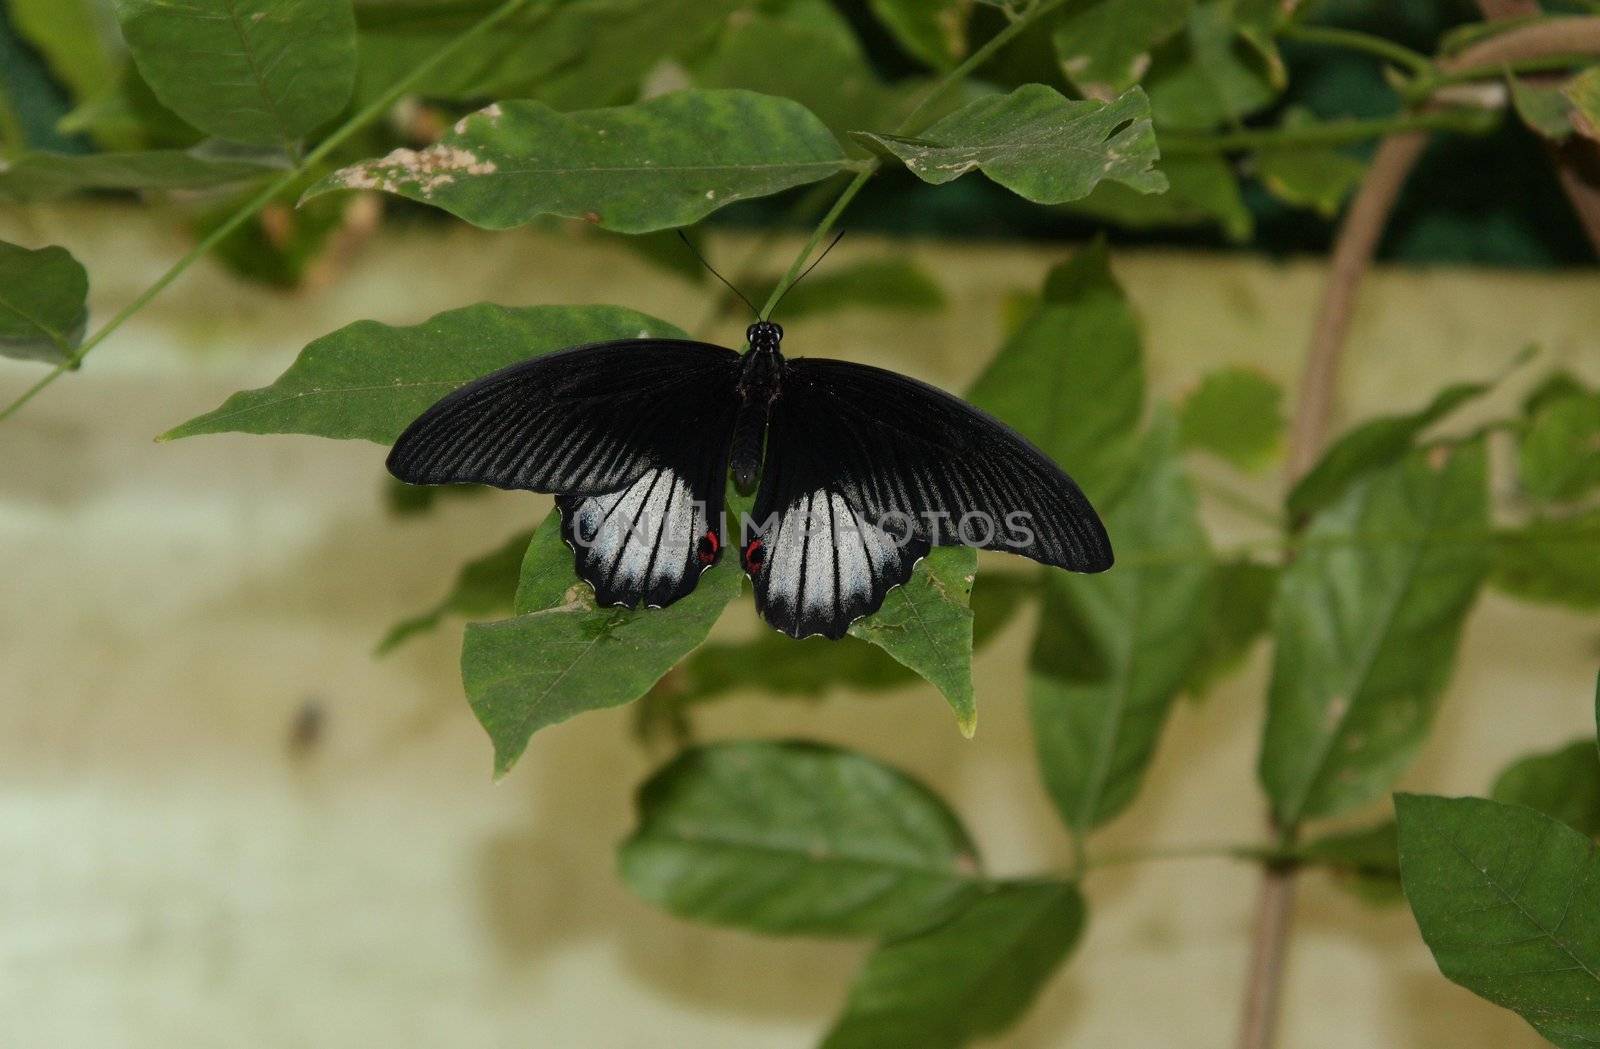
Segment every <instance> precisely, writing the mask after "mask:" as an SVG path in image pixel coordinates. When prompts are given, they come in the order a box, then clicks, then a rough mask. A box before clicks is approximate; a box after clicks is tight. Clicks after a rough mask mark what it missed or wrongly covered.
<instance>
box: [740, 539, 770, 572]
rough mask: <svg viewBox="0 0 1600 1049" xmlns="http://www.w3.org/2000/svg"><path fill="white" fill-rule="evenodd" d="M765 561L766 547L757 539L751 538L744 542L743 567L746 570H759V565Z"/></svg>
mask: <svg viewBox="0 0 1600 1049" xmlns="http://www.w3.org/2000/svg"><path fill="white" fill-rule="evenodd" d="M766 563H767V548H766V545H765V544H764V543H762V542H761V540H759V539H752V540H750V542H748V543H746V544H745V548H744V568H745V571H747V572H759V571H761V566H762V565H764V564H766Z"/></svg>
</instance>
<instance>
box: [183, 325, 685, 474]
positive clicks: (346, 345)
mask: <svg viewBox="0 0 1600 1049" xmlns="http://www.w3.org/2000/svg"><path fill="white" fill-rule="evenodd" d="M646 337H653V338H680V339H681V338H686V336H685V335H684V334H683V332H682V331H681V330H679V329H678V328H675V327H673V326H672V325H670V324H668V323H666V322H665V321H659V320H656V319H655V318H653V317H647V316H645V315H644V314H642V313H637V312H635V311H633V310H628V309H623V308H622V307H620V306H523V307H516V308H511V307H506V306H494V305H491V304H489V303H480V304H478V305H476V306H465V307H462V308H461V309H456V310H448V311H446V312H444V313H440V314H437V315H436V316H433V317H431V318H429V319H428V320H425V321H423V322H422V323H421V324H414V325H411V326H409V327H400V328H397V327H392V326H390V325H387V324H379V323H378V322H377V321H357V322H356V323H354V324H350V325H346V326H345V327H343V328H340V329H339V330H338V331H336V332H333V333H332V334H329V335H324V336H323V337H322V338H320V339H317V340H316V341H315V342H313V343H311V344H310V345H308V346H307V347H306V348H305V349H304V350H302V351H300V356H299V357H297V358H295V362H294V363H293V364H291V365H290V366H289V370H288V371H286V372H284V373H283V374H282V375H280V376H279V377H278V379H277V381H275V382H274V383H273V384H272V385H271V386H264V387H262V388H260V389H257V390H243V391H241V392H239V393H236V394H234V395H233V396H232V397H229V398H228V399H227V400H226V401H224V402H223V404H222V406H221V407H220V408H217V409H216V410H214V411H211V412H207V413H206V414H205V415H201V416H198V417H197V418H194V419H191V420H189V421H188V422H186V423H184V424H183V425H182V426H178V427H175V428H174V429H171V430H169V431H167V432H166V433H165V434H162V436H161V439H162V440H164V441H170V440H175V439H176V438H179V437H193V436H194V435H196V434H202V433H308V434H314V435H316V436H318V437H339V438H360V439H363V440H368V441H377V442H378V443H380V444H392V443H393V442H394V441H395V439H396V438H398V437H399V436H400V434H401V432H402V431H403V430H405V428H406V426H407V425H409V424H410V423H411V421H412V420H413V419H415V418H416V417H417V416H418V415H421V414H422V412H423V410H424V409H426V408H427V407H428V406H429V405H431V404H433V403H434V402H435V401H437V400H438V399H439V398H441V397H443V396H444V395H445V394H447V393H449V392H450V391H451V390H453V389H455V388H456V387H457V386H460V385H461V384H462V383H465V382H469V381H471V380H472V379H476V378H478V377H479V376H480V375H487V374H488V373H489V372H492V371H494V370H495V369H497V368H503V367H505V366H506V365H508V364H515V363H516V362H518V361H523V360H527V359H529V358H531V357H537V356H539V355H540V354H545V353H552V352H554V351H556V350H561V349H566V348H567V347H569V346H577V345H579V344H581V343H586V342H601V341H604V340H607V339H627V338H646ZM641 352H643V351H641Z"/></svg>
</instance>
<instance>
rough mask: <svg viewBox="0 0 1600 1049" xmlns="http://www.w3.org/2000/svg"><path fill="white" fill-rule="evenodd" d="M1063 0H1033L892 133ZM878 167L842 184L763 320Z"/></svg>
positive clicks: (904, 130) (913, 122)
mask: <svg viewBox="0 0 1600 1049" xmlns="http://www.w3.org/2000/svg"><path fill="white" fill-rule="evenodd" d="M1065 2H1066V0H1034V2H1033V3H1032V4H1031V5H1030V6H1028V7H1027V8H1026V9H1024V10H1023V11H1022V12H1021V13H1020V14H1018V15H1017V17H1016V18H1015V19H1013V20H1012V21H1011V22H1010V23H1008V24H1007V25H1006V26H1005V27H1004V28H1003V29H1001V30H1000V31H999V32H998V33H996V34H995V35H994V36H992V37H990V38H989V39H988V40H987V41H985V42H984V44H983V46H982V47H980V48H978V49H977V50H976V51H974V52H972V54H970V55H968V56H967V57H966V59H964V60H963V61H962V63H961V64H960V65H958V66H956V67H955V68H954V69H952V70H950V72H948V73H946V74H945V75H944V76H943V77H941V78H940V80H939V82H938V83H936V84H934V85H933V87H931V88H929V89H928V93H927V94H926V95H924V96H922V101H920V102H918V103H917V104H916V106H915V107H914V108H913V109H912V110H911V112H910V113H908V114H906V117H905V119H904V120H902V121H901V122H900V124H899V126H897V127H896V128H895V129H894V130H893V131H892V132H891V134H895V135H913V134H916V133H917V132H918V131H920V130H922V129H923V128H924V127H925V126H926V123H925V122H923V118H924V117H926V115H927V113H928V111H929V110H930V109H931V108H932V107H933V104H934V103H935V102H937V101H938V100H939V99H941V98H943V97H944V95H945V92H947V91H949V90H950V89H951V88H953V87H955V86H956V85H957V84H959V83H961V82H962V81H964V80H966V79H967V77H969V76H971V75H972V73H973V71H974V70H976V69H978V68H979V67H980V66H982V65H983V64H984V63H985V62H988V61H989V59H991V58H993V57H994V56H995V54H996V53H997V52H998V51H1000V49H1001V48H1003V47H1005V46H1006V45H1007V44H1009V43H1011V41H1012V40H1014V39H1016V37H1017V36H1018V35H1019V34H1020V33H1022V32H1023V31H1025V30H1026V29H1027V28H1028V27H1029V26H1031V25H1033V24H1034V23H1035V22H1037V21H1038V20H1039V19H1040V18H1042V17H1044V16H1045V15H1047V14H1049V13H1050V12H1051V11H1054V10H1055V9H1056V8H1058V7H1060V6H1061V5H1062V4H1063V3H1065ZM881 166H882V161H880V160H878V159H877V158H873V159H871V160H868V161H865V162H863V164H862V166H861V170H860V171H858V172H856V177H855V178H853V179H851V180H850V183H849V185H847V186H845V187H844V189H843V190H842V191H841V192H840V193H839V199H838V200H836V201H834V204H833V207H831V208H829V209H828V213H827V214H826V215H823V216H822V221H821V222H819V223H817V227H816V229H814V230H812V231H811V236H810V237H809V238H807V240H806V243H805V246H804V247H802V248H801V249H800V254H798V255H797V256H795V260H794V262H793V263H791V264H790V266H789V269H788V271H787V272H786V273H784V275H783V278H782V279H781V280H779V281H778V284H777V287H775V288H773V289H772V294H771V295H769V296H767V301H766V304H765V305H763V306H762V307H761V317H762V319H763V320H765V319H767V318H768V317H770V316H771V315H772V311H773V308H774V307H776V306H777V305H778V300H779V299H781V298H783V296H784V293H786V292H787V291H788V290H789V289H790V288H791V287H793V286H794V282H795V281H796V280H798V279H799V277H800V274H801V272H802V270H803V269H804V267H805V265H806V263H807V262H808V261H809V260H810V258H811V253H812V252H814V251H816V250H817V246H818V245H819V244H821V243H822V240H823V238H824V237H826V236H827V235H828V234H829V233H831V232H832V231H833V227H834V226H835V225H837V224H838V222H839V217H840V216H841V215H843V214H844V212H845V209H846V208H848V207H849V206H850V202H851V201H852V200H854V199H855V198H856V194H858V193H860V192H861V190H862V189H863V188H864V187H865V186H866V184H867V183H868V182H869V181H871V179H872V176H873V175H874V174H876V173H877V171H878V168H879V167H881Z"/></svg>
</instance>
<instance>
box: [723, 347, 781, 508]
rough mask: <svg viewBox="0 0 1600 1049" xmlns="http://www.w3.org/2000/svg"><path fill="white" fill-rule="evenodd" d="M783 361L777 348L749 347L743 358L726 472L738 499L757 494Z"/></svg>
mask: <svg viewBox="0 0 1600 1049" xmlns="http://www.w3.org/2000/svg"><path fill="white" fill-rule="evenodd" d="M781 364H782V357H780V356H779V354H778V352H777V345H776V343H773V344H772V345H770V346H752V348H751V350H750V352H749V353H748V354H747V355H746V356H745V362H744V369H743V372H742V373H741V375H740V376H739V414H738V415H737V416H735V417H734V423H733V446H732V448H731V449H730V450H729V453H728V469H729V470H731V471H732V472H733V486H734V487H735V488H737V489H738V490H739V494H740V495H749V494H750V493H751V492H753V491H755V490H756V478H757V477H758V476H759V475H760V474H761V460H762V457H763V453H764V451H765V447H766V440H767V421H768V419H769V417H770V416H771V414H772V402H773V401H774V400H775V399H777V396H778V386H779V375H780V372H781Z"/></svg>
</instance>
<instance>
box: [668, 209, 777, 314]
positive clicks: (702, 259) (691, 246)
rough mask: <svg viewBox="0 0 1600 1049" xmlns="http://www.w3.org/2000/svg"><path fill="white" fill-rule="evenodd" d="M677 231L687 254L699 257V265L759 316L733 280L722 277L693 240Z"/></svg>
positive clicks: (754, 305)
mask: <svg viewBox="0 0 1600 1049" xmlns="http://www.w3.org/2000/svg"><path fill="white" fill-rule="evenodd" d="M677 232H678V239H679V240H681V241H683V246H684V247H686V248H688V249H689V254H691V255H693V256H694V257H695V258H697V259H699V260H700V265H702V266H704V267H705V268H706V270H707V271H709V272H710V274H711V275H712V276H713V277H715V278H717V279H718V280H720V281H721V282H722V283H723V286H724V287H726V288H727V289H728V290H729V291H731V292H733V293H734V294H735V295H737V296H739V301H740V302H742V303H744V304H745V305H746V306H748V307H750V312H751V313H753V314H755V315H756V316H757V317H760V316H761V311H760V310H758V309H756V304H755V303H753V302H751V301H750V300H749V299H747V298H745V295H744V292H742V291H740V290H739V289H738V288H735V287H734V286H733V282H732V281H730V280H729V279H728V278H727V277H724V276H723V275H722V274H720V273H718V272H717V269H716V267H715V266H713V265H711V263H709V262H707V261H706V257H705V256H704V255H702V254H700V251H699V249H697V248H696V247H695V246H694V242H693V241H691V240H690V239H689V238H688V236H687V235H685V233H684V232H683V230H681V229H680V230H678V231H677Z"/></svg>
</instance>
